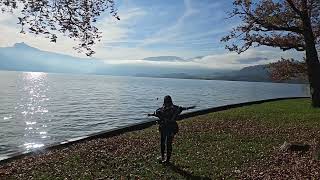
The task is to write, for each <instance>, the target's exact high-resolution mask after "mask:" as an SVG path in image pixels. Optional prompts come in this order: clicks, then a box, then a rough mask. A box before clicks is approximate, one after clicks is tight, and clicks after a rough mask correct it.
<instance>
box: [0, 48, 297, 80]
mask: <svg viewBox="0 0 320 180" xmlns="http://www.w3.org/2000/svg"><path fill="white" fill-rule="evenodd" d="M199 58H202V57H201V56H200V57H195V58H191V59H188V60H185V59H183V58H180V57H177V56H157V57H147V58H144V59H143V60H144V61H159V62H178V61H179V62H187V61H192V60H193V59H199ZM0 70H10V71H40V72H55V73H82V74H105V75H120V76H143V77H161V78H183V79H212V80H231V81H264V82H271V81H272V79H271V78H270V73H269V70H268V68H267V65H256V66H250V67H245V68H243V69H241V70H238V71H231V70H214V69H209V68H207V69H206V68H202V69H201V68H181V67H174V66H156V65H149V64H148V63H146V64H135V63H131V64H110V63H107V61H102V60H99V59H85V58H77V57H73V56H68V55H63V54H58V53H53V52H47V51H42V50H39V49H37V48H33V47H30V46H29V45H27V44H25V43H17V44H15V45H14V46H13V47H5V48H0ZM291 82H294V83H296V82H298V83H300V82H303V81H299V80H294V81H291Z"/></svg>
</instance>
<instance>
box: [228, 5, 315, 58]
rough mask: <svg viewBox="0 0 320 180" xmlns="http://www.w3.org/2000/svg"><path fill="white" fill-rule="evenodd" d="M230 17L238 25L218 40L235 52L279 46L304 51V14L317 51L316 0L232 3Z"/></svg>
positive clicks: (283, 48)
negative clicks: (225, 43)
mask: <svg viewBox="0 0 320 180" xmlns="http://www.w3.org/2000/svg"><path fill="white" fill-rule="evenodd" d="M233 4H234V9H233V11H232V12H230V17H238V18H240V19H241V21H242V23H241V24H240V25H239V26H237V27H236V28H234V29H233V30H232V31H231V32H230V34H228V35H227V36H225V37H223V38H222V41H223V42H230V44H229V45H227V46H226V48H227V49H229V50H230V51H236V52H238V53H241V52H244V51H246V50H247V49H248V48H250V47H251V46H261V45H266V46H271V47H279V48H280V49H282V50H284V51H285V50H289V49H295V50H297V51H305V49H306V44H305V39H304V35H303V33H304V27H303V26H304V25H303V18H302V16H303V14H304V13H308V16H309V17H310V20H311V26H312V29H313V33H314V36H315V42H316V44H317V47H318V48H320V1H319V0H278V1H274V0H258V1H252V0H235V1H234V3H233Z"/></svg>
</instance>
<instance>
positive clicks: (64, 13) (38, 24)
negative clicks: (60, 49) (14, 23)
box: [0, 0, 120, 56]
mask: <svg viewBox="0 0 320 180" xmlns="http://www.w3.org/2000/svg"><path fill="white" fill-rule="evenodd" d="M0 9H1V11H2V12H13V11H14V10H15V9H19V10H20V9H21V13H20V14H21V15H20V16H19V17H18V20H19V22H18V24H20V25H21V33H25V32H30V33H34V34H42V35H45V37H47V38H50V40H51V42H56V41H57V33H63V34H65V35H67V36H68V37H70V38H73V39H76V40H78V41H79V44H78V46H76V47H74V49H76V50H78V51H79V52H85V53H86V55H87V56H91V55H92V54H93V53H94V51H93V50H92V45H94V44H95V42H96V41H99V40H100V39H101V32H100V31H99V30H98V28H97V27H96V26H95V25H94V22H96V21H97V18H98V17H99V16H100V15H101V14H102V13H103V12H105V11H107V10H109V12H110V13H111V15H112V16H114V17H115V18H116V19H118V20H120V18H119V16H118V14H117V11H116V9H115V3H114V1H113V0H0Z"/></svg>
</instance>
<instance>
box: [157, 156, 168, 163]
mask: <svg viewBox="0 0 320 180" xmlns="http://www.w3.org/2000/svg"><path fill="white" fill-rule="evenodd" d="M157 161H158V162H159V163H164V162H165V161H166V160H165V159H164V157H161V156H159V157H157Z"/></svg>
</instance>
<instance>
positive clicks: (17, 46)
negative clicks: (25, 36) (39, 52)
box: [13, 42, 37, 49]
mask: <svg viewBox="0 0 320 180" xmlns="http://www.w3.org/2000/svg"><path fill="white" fill-rule="evenodd" d="M13 48H18V49H37V48H34V47H31V46H29V45H28V44H26V43H24V42H21V43H15V44H14V45H13Z"/></svg>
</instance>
